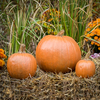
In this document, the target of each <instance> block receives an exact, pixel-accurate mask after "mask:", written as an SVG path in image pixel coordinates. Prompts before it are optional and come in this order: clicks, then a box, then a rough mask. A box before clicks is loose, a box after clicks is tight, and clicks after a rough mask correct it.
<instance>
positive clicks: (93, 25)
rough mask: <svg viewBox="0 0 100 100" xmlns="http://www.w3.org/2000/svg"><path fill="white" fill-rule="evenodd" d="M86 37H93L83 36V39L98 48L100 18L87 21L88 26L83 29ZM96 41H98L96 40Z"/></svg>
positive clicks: (99, 47)
mask: <svg viewBox="0 0 100 100" xmlns="http://www.w3.org/2000/svg"><path fill="white" fill-rule="evenodd" d="M85 35H86V37H89V38H91V39H94V40H95V41H93V40H91V39H88V38H85V41H86V42H88V43H91V45H92V46H97V47H98V50H100V43H98V42H100V18H97V19H96V20H95V21H92V22H90V23H88V28H87V29H86V31H85ZM97 41H98V42H97Z"/></svg>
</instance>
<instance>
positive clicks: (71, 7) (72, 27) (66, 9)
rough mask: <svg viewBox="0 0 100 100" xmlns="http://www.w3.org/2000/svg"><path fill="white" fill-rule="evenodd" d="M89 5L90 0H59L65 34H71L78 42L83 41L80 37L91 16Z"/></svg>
mask: <svg viewBox="0 0 100 100" xmlns="http://www.w3.org/2000/svg"><path fill="white" fill-rule="evenodd" d="M89 5H90V4H89V1H88V0H63V1H62V0H59V7H60V12H61V23H62V25H63V28H64V30H65V35H67V36H71V37H72V38H74V39H75V40H76V41H77V42H80V41H81V38H80V37H81V36H82V35H83V34H84V31H85V28H86V22H87V20H88V18H89V17H91V14H90V13H89Z"/></svg>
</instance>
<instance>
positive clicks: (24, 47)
mask: <svg viewBox="0 0 100 100" xmlns="http://www.w3.org/2000/svg"><path fill="white" fill-rule="evenodd" d="M25 49H26V46H25V44H21V45H20V49H19V53H25Z"/></svg>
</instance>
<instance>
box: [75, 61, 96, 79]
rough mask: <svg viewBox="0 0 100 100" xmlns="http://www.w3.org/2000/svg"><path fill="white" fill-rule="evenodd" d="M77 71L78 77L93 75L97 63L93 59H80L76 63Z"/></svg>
mask: <svg viewBox="0 0 100 100" xmlns="http://www.w3.org/2000/svg"><path fill="white" fill-rule="evenodd" d="M75 72H76V75H77V76H78V77H80V76H81V77H83V78H87V77H91V76H93V75H94V74H95V64H94V62H93V61H91V60H87V59H83V60H80V61H78V62H77V64H76V68H75Z"/></svg>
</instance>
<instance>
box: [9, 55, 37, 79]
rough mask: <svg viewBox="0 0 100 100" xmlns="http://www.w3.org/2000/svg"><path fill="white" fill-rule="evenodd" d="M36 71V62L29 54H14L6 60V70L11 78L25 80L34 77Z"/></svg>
mask: <svg viewBox="0 0 100 100" xmlns="http://www.w3.org/2000/svg"><path fill="white" fill-rule="evenodd" d="M36 69H37V64H36V60H35V58H34V56H33V55H31V54H28V53H15V54H12V55H11V56H10V57H9V58H8V61H7V70H8V72H9V75H10V76H11V77H13V78H18V79H25V78H27V77H28V76H34V74H35V72H36Z"/></svg>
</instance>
